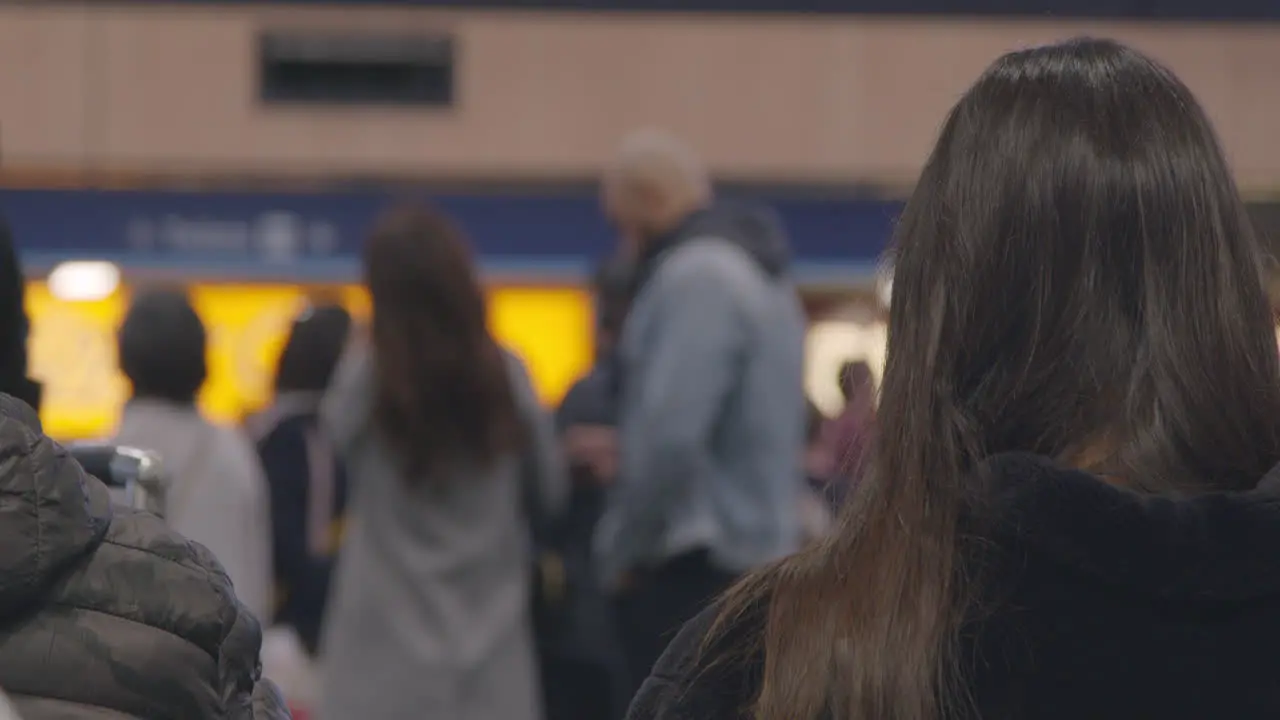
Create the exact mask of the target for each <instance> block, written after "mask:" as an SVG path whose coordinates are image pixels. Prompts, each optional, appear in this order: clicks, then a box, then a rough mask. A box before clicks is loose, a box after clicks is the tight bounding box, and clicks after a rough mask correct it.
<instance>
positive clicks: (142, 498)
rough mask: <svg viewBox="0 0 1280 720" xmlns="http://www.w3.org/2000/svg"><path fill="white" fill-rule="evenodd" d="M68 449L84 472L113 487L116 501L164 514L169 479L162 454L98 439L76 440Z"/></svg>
mask: <svg viewBox="0 0 1280 720" xmlns="http://www.w3.org/2000/svg"><path fill="white" fill-rule="evenodd" d="M67 450H68V451H69V452H70V453H71V457H73V458H75V460H76V462H78V463H80V466H81V467H83V468H84V470H85V472H87V473H89V474H90V475H93V476H94V477H96V478H98V479H99V480H101V481H102V482H103V484H105V485H106V486H107V487H108V488H109V489H110V490H111V497H112V499H113V500H114V501H115V502H116V503H118V504H121V505H125V506H128V507H131V508H134V509H136V510H146V511H147V512H150V513H154V514H156V515H159V516H161V517H163V516H164V504H165V493H166V491H167V490H168V487H169V482H168V476H166V475H165V473H164V467H163V463H161V461H160V456H159V454H157V453H154V452H151V451H149V450H142V449H139V448H134V447H127V446H124V445H112V444H110V443H96V442H86V443H75V444H72V445H70V446H68V447H67Z"/></svg>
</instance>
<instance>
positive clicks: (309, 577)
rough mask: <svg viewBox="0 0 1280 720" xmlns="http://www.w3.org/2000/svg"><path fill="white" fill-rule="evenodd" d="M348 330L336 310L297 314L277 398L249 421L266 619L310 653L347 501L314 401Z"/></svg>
mask: <svg viewBox="0 0 1280 720" xmlns="http://www.w3.org/2000/svg"><path fill="white" fill-rule="evenodd" d="M350 331H351V315H350V314H349V313H347V311H346V310H345V309H344V308H342V307H341V306H338V305H322V306H320V307H308V308H306V309H305V310H303V311H302V313H301V314H300V315H299V316H298V317H297V318H296V319H295V320H294V321H293V325H292V327H291V328H290V330H289V336H288V339H287V340H286V341H285V344H284V349H283V350H282V351H281V353H280V358H279V361H278V362H277V363H276V372H275V382H274V385H275V399H274V401H273V402H272V404H271V407H269V408H268V409H267V410H265V411H264V412H262V413H261V414H259V415H257V416H256V417H254V418H253V419H252V420H251V421H250V422H249V427H250V429H251V431H252V433H253V436H254V438H255V440H256V442H257V447H258V455H259V457H260V458H261V460H262V469H263V471H264V472H265V474H266V478H267V485H268V487H269V489H270V497H271V529H272V536H271V537H272V550H273V559H274V561H273V563H272V567H273V568H274V572H275V575H274V577H275V589H276V593H277V597H276V602H275V612H274V614H273V616H272V620H271V621H272V623H273V624H278V625H284V626H287V627H290V628H293V630H294V631H296V632H297V634H298V638H299V639H300V640H301V641H302V645H303V647H304V648H305V649H306V651H307V653H308V654H310V655H312V656H314V655H315V654H316V653H317V650H318V648H319V644H320V626H321V621H322V620H323V617H324V609H325V604H326V602H327V600H328V596H329V578H330V575H331V574H332V571H333V564H334V560H335V558H336V557H337V551H338V545H339V543H340V541H341V531H342V518H343V516H344V513H345V511H346V502H347V478H346V469H345V467H343V464H342V463H341V462H340V461H339V459H338V455H337V452H336V450H335V449H334V447H333V443H332V441H331V440H330V439H329V436H328V433H327V432H326V431H325V429H324V428H323V427H321V424H320V401H321V399H322V398H323V397H324V393H325V390H327V389H328V387H329V382H330V380H331V379H332V378H333V372H334V369H335V368H336V367H337V365H338V359H339V357H341V355H342V350H343V348H344V347H345V346H346V342H347V336H348V334H349V333H350Z"/></svg>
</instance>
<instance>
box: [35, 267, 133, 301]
mask: <svg viewBox="0 0 1280 720" xmlns="http://www.w3.org/2000/svg"><path fill="white" fill-rule="evenodd" d="M48 283H49V292H50V293H52V294H53V296H54V297H56V298H58V299H59V300H68V301H72V302H86V301H92V300H103V299H106V298H108V297H111V294H112V293H114V292H115V291H116V288H118V287H120V268H118V267H116V266H115V265H114V264H112V263H109V262H103V261H98V260H75V261H71V262H64V263H62V264H61V265H59V266H57V267H55V268H54V269H53V272H51V273H49V281H48Z"/></svg>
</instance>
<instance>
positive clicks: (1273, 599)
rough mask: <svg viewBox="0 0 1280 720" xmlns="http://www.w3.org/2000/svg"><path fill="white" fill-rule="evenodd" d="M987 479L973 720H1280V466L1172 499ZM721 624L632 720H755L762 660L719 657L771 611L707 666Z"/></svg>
mask: <svg viewBox="0 0 1280 720" xmlns="http://www.w3.org/2000/svg"><path fill="white" fill-rule="evenodd" d="M992 467H993V469H994V477H995V478H996V480H997V493H996V495H997V497H996V502H995V503H994V510H995V513H994V518H993V523H992V524H990V525H988V527H990V528H991V529H990V530H989V531H987V532H984V533H983V534H982V538H981V540H980V541H979V542H977V543H974V551H973V553H972V557H971V559H970V560H969V562H971V563H977V564H978V565H979V566H980V567H981V568H982V572H983V574H984V575H985V577H986V580H985V581H984V582H983V584H982V591H983V597H982V600H981V602H979V603H977V613H975V616H974V618H973V619H972V620H971V621H970V622H969V623H967V625H966V627H965V628H963V630H962V633H961V648H960V657H961V658H962V659H963V660H964V661H965V662H966V666H965V667H964V674H965V675H964V676H965V678H966V679H967V683H968V687H969V690H970V691H971V693H972V698H973V700H974V702H975V704H976V709H977V710H978V712H977V713H976V714H974V715H971V716H969V717H974V718H981V719H982V720H1081V719H1082V718H1089V720H1135V719H1136V718H1160V720H1203V719H1205V718H1222V719H1223V720H1226V719H1227V718H1230V720H1270V719H1272V718H1280V680H1277V677H1280V652H1277V650H1276V648H1277V647H1280V555H1277V552H1276V548H1277V547H1280V468H1278V469H1276V470H1272V471H1271V472H1270V473H1268V474H1267V476H1266V477H1265V478H1263V479H1262V481H1261V482H1260V483H1259V485H1258V487H1257V489H1255V490H1252V491H1249V492H1241V493H1212V494H1207V495H1201V496H1196V497H1188V498H1181V499H1174V498H1163V497H1150V496H1143V495H1138V494H1135V493H1132V492H1128V491H1125V490H1121V489H1118V488H1116V487H1113V486H1111V485H1108V484H1106V483H1104V482H1102V481H1101V480H1099V479H1098V478H1096V477H1094V476H1092V475H1088V474H1085V473H1082V472H1078V471H1074V470H1066V469H1062V468H1060V467H1058V466H1056V465H1055V464H1053V463H1052V462H1050V461H1049V460H1047V459H1044V458H1040V457H1035V456H1030V455H1004V456H1000V457H998V458H996V459H994V460H993V462H992ZM984 524H986V523H984ZM714 615H715V610H714V609H712V610H708V611H706V612H704V613H703V614H702V616H700V617H699V618H697V619H695V620H694V621H693V622H691V623H690V624H689V625H688V626H686V627H685V629H684V630H683V631H682V632H681V633H680V634H679V636H677V638H676V639H675V640H674V641H673V642H672V644H671V646H670V647H669V648H668V649H667V652H666V655H665V656H664V657H663V658H662V660H660V661H659V662H658V664H657V666H656V667H655V668H654V670H653V673H652V674H651V675H650V677H649V679H648V680H647V681H646V682H645V685H644V687H643V689H642V690H641V691H640V693H639V695H638V696H637V697H636V699H635V701H634V703H633V704H632V707H631V711H630V713H629V715H628V718H629V720H729V719H731V718H732V719H733V720H737V719H738V718H744V719H745V718H747V717H750V715H749V714H748V713H745V712H744V709H745V708H747V707H749V704H750V702H751V701H752V699H753V698H754V697H755V696H756V693H757V692H758V691H759V684H760V678H761V671H762V664H763V658H762V657H761V656H760V655H759V654H758V653H756V654H750V653H748V654H747V656H746V657H742V656H741V655H739V656H736V657H735V656H733V655H730V654H729V653H730V651H729V648H741V647H743V646H744V643H743V641H744V640H748V641H749V640H750V638H751V637H752V636H754V635H757V634H758V633H759V632H760V629H761V625H762V623H763V612H760V611H758V610H757V611H752V612H748V613H746V614H745V615H744V617H742V618H741V620H740V621H739V622H737V623H736V625H735V626H734V627H732V628H731V630H730V632H729V633H728V634H726V635H724V636H722V637H720V638H719V639H718V640H717V641H716V642H713V643H711V647H710V648H709V649H708V650H707V651H705V653H703V652H702V651H701V650H700V648H701V646H702V641H703V638H704V636H705V634H706V632H707V630H708V628H709V626H710V624H711V622H712V620H713V618H714ZM746 644H747V645H749V644H750V642H748V643H746ZM717 660H720V661H721V662H716V661H717ZM704 670H705V672H704Z"/></svg>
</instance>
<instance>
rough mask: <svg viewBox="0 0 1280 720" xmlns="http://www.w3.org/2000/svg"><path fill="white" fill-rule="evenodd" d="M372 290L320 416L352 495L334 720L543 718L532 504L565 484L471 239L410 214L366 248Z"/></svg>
mask: <svg viewBox="0 0 1280 720" xmlns="http://www.w3.org/2000/svg"><path fill="white" fill-rule="evenodd" d="M364 269H365V282H366V283H367V285H368V288H369V290H370V294H371V296H372V298H373V323H372V328H371V333H370V334H369V336H368V338H367V339H362V338H360V337H357V338H354V339H353V343H352V346H351V347H350V348H349V351H348V353H347V355H346V357H345V358H344V359H343V361H342V362H341V364H340V366H339V368H338V371H337V375H336V378H335V380H334V384H333V386H332V387H331V388H330V391H329V394H328V397H327V398H326V400H325V402H324V404H323V406H322V410H321V417H322V421H323V422H324V423H325V425H326V426H327V428H328V430H329V433H330V437H331V438H332V439H333V441H334V443H335V445H336V446H337V447H338V449H339V453H340V455H342V456H343V458H344V459H345V461H346V464H347V471H348V478H349V483H350V491H351V505H350V506H349V513H348V520H347V523H348V524H347V532H346V538H345V544H344V546H343V548H342V550H341V552H340V554H339V559H338V565H337V569H336V572H335V578H334V581H333V586H332V591H331V592H332V595H331V598H330V606H329V609H328V611H327V615H326V619H325V627H324V630H323V632H322V634H321V644H320V652H321V660H320V667H321V669H320V674H321V677H320V687H321V697H320V702H319V707H318V708H317V710H318V714H319V717H320V718H321V720H350V719H352V718H359V719H360V720H538V719H539V718H540V717H541V715H542V711H541V698H540V691H539V677H538V676H539V673H538V667H537V664H536V661H535V649H534V638H533V632H532V626H531V607H530V606H531V587H532V557H533V550H532V542H531V532H530V522H529V516H528V515H527V511H528V508H527V507H526V498H529V502H537V503H538V504H539V506H540V507H541V509H542V510H543V511H548V512H554V511H556V510H557V509H558V508H559V507H560V506H561V505H562V504H563V502H564V499H565V496H566V493H567V481H566V478H565V474H564V472H563V469H562V467H561V463H560V460H559V458H558V445H557V443H556V440H555V436H554V430H553V429H552V427H551V423H550V420H549V418H547V417H545V416H544V414H543V413H542V411H541V409H540V408H539V406H538V402H537V398H536V396H535V395H534V391H533V388H532V386H531V384H530V381H529V378H528V377H527V375H526V373H525V371H524V368H523V367H522V366H521V364H520V363H519V362H518V361H516V360H515V358H514V357H512V356H510V355H508V354H507V353H505V352H504V351H503V350H502V349H501V348H500V347H499V345H498V343H497V342H496V341H495V340H494V339H493V337H492V336H491V335H490V334H489V332H488V330H487V328H486V323H485V319H486V316H485V303H484V296H483V291H482V289H481V287H480V284H479V281H478V280H477V278H476V273H475V270H474V268H473V266H472V263H471V260H470V257H469V252H468V250H467V247H466V245H465V243H464V242H463V240H462V239H461V237H460V236H459V234H458V233H457V231H455V230H454V229H453V228H452V226H451V225H450V224H449V223H448V221H446V220H445V219H444V218H442V217H440V216H438V215H435V214H432V213H430V212H427V211H424V210H403V211H400V212H396V213H394V214H392V215H389V216H387V217H386V218H384V219H383V220H382V221H381V222H380V223H379V224H378V226H377V227H376V228H375V230H374V232H373V233H372V235H371V237H370V239H369V240H368V242H367V244H366V247H365V254H364Z"/></svg>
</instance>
